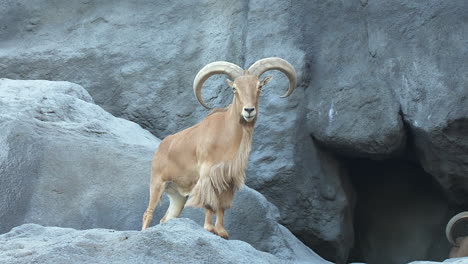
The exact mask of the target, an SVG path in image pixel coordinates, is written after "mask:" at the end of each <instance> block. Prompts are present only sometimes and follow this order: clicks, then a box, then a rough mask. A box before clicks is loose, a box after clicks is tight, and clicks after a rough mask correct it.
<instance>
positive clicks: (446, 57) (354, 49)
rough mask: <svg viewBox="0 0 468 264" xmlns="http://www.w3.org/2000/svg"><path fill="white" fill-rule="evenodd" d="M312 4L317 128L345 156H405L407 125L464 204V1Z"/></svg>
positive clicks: (312, 115) (428, 164)
mask: <svg viewBox="0 0 468 264" xmlns="http://www.w3.org/2000/svg"><path fill="white" fill-rule="evenodd" d="M361 3H362V2H361ZM306 9H307V10H306V11H305V12H308V14H309V16H307V17H306V19H305V20H304V22H303V23H304V26H303V27H304V28H306V29H307V30H305V31H304V34H305V35H304V39H306V40H310V42H311V44H310V45H309V46H308V47H307V52H306V53H310V54H311V56H313V57H312V58H311V60H310V63H311V64H312V65H311V74H312V77H311V82H310V85H309V86H308V88H307V90H306V91H307V94H308V96H309V102H310V104H309V109H310V110H309V125H310V128H309V129H310V131H312V132H313V134H314V137H315V138H316V139H318V140H319V141H320V142H322V143H323V144H325V145H326V146H327V147H331V148H332V149H333V150H334V151H336V152H340V153H343V154H346V155H348V156H355V157H356V156H357V157H369V158H372V159H381V158H386V157H388V156H394V155H399V154H400V153H401V151H402V149H403V147H405V144H404V143H405V142H404V141H405V134H406V138H409V139H410V141H409V146H408V147H415V148H416V159H417V160H419V162H420V163H421V164H422V165H423V167H424V169H425V170H426V171H427V172H429V173H430V174H431V175H432V176H434V178H436V179H437V180H438V182H439V183H440V184H441V185H442V186H443V188H444V189H445V191H446V193H447V194H448V195H449V196H450V197H451V198H452V200H453V201H456V202H458V203H461V204H463V203H465V204H466V196H467V194H468V180H467V179H468V178H467V176H466V175H468V167H467V165H466V164H467V161H468V156H467V154H466V153H467V151H466V150H467V149H468V141H467V140H466V136H465V135H466V133H467V120H468V103H467V98H468V89H466V87H467V83H468V77H467V75H466V67H465V64H466V61H467V59H468V45H465V44H466V37H465V36H466V35H467V32H468V22H467V21H468V20H467V17H468V13H467V12H466V10H467V9H468V3H467V2H466V1H463V0H456V1H450V2H440V1H429V2H424V3H419V2H415V1H406V0H392V1H383V0H378V1H370V2H367V1H366V2H365V4H362V5H359V3H357V1H346V2H341V3H335V4H332V2H330V1H326V2H323V3H319V2H314V3H313V4H312V3H311V4H310V5H308V6H306ZM330 120H333V122H331V121H330ZM335 121H336V123H334V122H335ZM402 121H403V123H404V124H405V126H403V125H402V124H403V123H402ZM405 130H406V131H405ZM413 145H414V146H413Z"/></svg>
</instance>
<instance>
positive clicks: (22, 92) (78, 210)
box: [0, 79, 159, 233]
mask: <svg viewBox="0 0 468 264" xmlns="http://www.w3.org/2000/svg"><path fill="white" fill-rule="evenodd" d="M0 106H1V107H0V124H1V126H2V134H1V136H0V142H1V143H0V153H1V154H0V175H1V177H0V193H1V195H0V208H1V210H0V222H1V223H2V225H1V227H0V232H1V233H3V232H6V231H8V230H10V229H11V228H12V227H14V226H17V225H20V224H22V223H29V222H33V223H38V224H44V225H56V226H65V227H73V228H77V229H83V228H93V227H102V228H113V229H136V228H137V227H138V226H139V225H140V224H141V212H143V211H144V207H145V203H146V202H147V198H146V196H145V193H147V190H148V187H147V186H148V181H149V176H148V175H149V168H150V162H151V157H152V155H153V152H154V150H155V149H156V148H157V146H158V144H159V140H158V139H157V138H155V137H154V136H152V135H151V133H149V132H148V131H146V130H144V129H142V128H141V127H140V126H139V125H137V124H135V123H133V122H130V121H127V120H124V119H120V118H115V117H114V116H112V115H111V114H109V113H107V112H105V111H104V110H103V109H102V108H100V107H99V106H97V105H95V104H94V103H93V101H92V99H91V97H90V96H89V94H88V93H87V92H86V91H85V90H84V89H83V88H82V87H80V86H79V85H76V84H72V83H68V82H49V81H14V80H9V79H0Z"/></svg>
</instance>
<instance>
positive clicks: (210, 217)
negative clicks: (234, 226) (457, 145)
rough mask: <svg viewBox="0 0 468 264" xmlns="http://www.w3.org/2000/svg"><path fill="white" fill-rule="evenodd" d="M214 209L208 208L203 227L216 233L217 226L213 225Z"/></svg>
mask: <svg viewBox="0 0 468 264" xmlns="http://www.w3.org/2000/svg"><path fill="white" fill-rule="evenodd" d="M212 221H213V211H211V210H210V209H208V208H207V209H206V214H205V224H204V225H203V228H205V230H206V231H208V232H211V233H215V227H214V226H213V223H212Z"/></svg>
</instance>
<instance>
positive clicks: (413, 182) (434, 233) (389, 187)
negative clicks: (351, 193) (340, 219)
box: [345, 159, 457, 264]
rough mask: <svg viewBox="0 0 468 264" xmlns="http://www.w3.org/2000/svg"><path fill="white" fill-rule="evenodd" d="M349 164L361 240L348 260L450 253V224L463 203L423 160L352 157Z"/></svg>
mask: <svg viewBox="0 0 468 264" xmlns="http://www.w3.org/2000/svg"><path fill="white" fill-rule="evenodd" d="M345 164H346V167H347V168H348V171H349V176H350V180H351V182H352V184H353V186H354V190H355V194H356V205H355V210H354V232H355V240H354V247H353V249H352V250H351V252H350V256H349V259H348V263H351V262H365V263H369V264H373V263H379V264H402V263H409V262H411V261H415V260H433V261H441V260H444V259H446V258H447V256H448V252H449V250H450V245H449V243H448V241H447V239H446V238H445V233H444V232H445V226H446V224H447V221H448V220H449V218H450V217H451V216H452V215H453V214H454V213H456V212H457V208H454V206H451V205H450V204H449V201H448V199H447V197H446V196H445V195H444V192H443V190H442V189H441V188H440V186H439V185H438V183H437V182H435V180H434V179H433V178H432V177H431V175H429V174H427V173H426V172H425V171H424V170H423V168H422V167H421V166H420V165H419V164H418V163H416V162H412V161H408V160H385V161H374V160H369V159H346V160H345Z"/></svg>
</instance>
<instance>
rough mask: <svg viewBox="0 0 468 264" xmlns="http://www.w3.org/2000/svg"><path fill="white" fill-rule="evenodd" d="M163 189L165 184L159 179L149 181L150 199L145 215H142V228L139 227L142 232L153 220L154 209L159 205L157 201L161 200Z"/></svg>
mask: <svg viewBox="0 0 468 264" xmlns="http://www.w3.org/2000/svg"><path fill="white" fill-rule="evenodd" d="M152 177H153V175H152ZM164 188H165V183H164V182H163V181H161V180H159V179H157V180H153V178H152V179H151V183H150V199H149V203H148V208H147V209H146V211H145V214H144V215H143V226H142V227H141V230H144V229H146V228H148V227H149V226H150V224H151V221H152V220H153V214H154V209H155V208H156V206H157V205H158V203H159V200H161V196H162V193H163V191H164Z"/></svg>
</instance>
